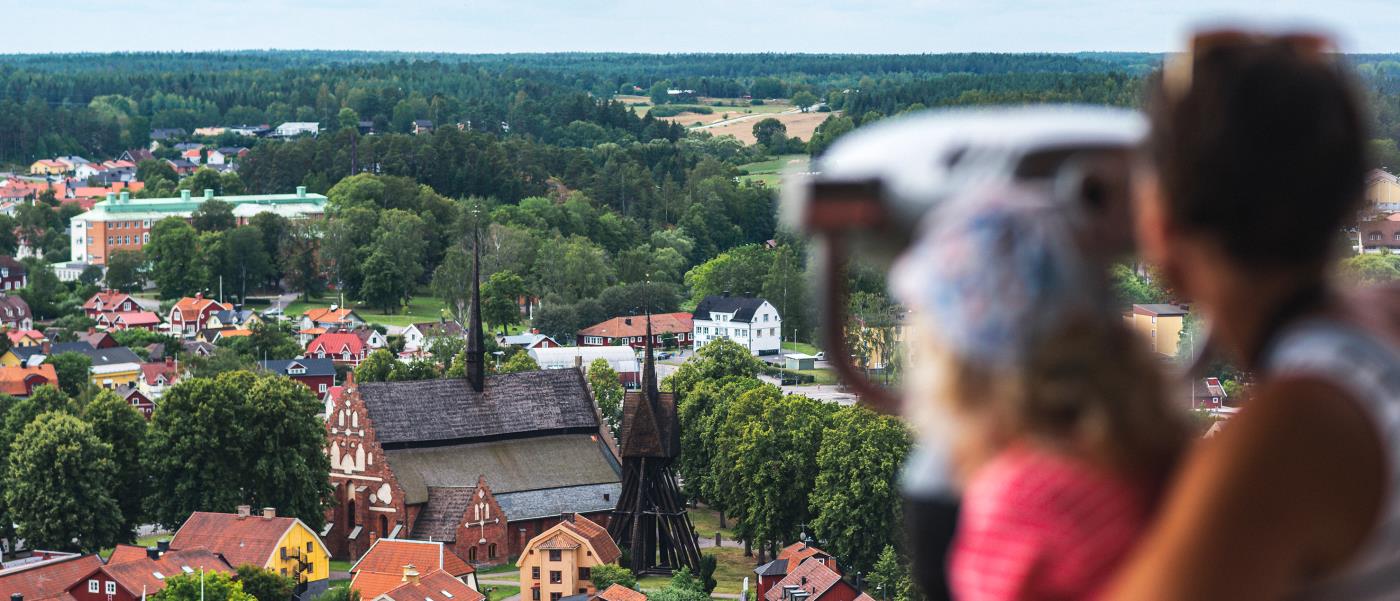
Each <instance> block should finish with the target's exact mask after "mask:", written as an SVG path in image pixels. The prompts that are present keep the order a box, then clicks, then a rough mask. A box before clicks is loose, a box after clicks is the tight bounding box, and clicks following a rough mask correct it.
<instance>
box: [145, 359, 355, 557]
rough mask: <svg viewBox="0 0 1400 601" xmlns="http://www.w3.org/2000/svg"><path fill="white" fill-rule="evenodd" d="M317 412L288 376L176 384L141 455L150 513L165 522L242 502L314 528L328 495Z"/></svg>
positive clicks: (317, 405) (231, 376)
mask: <svg viewBox="0 0 1400 601" xmlns="http://www.w3.org/2000/svg"><path fill="white" fill-rule="evenodd" d="M322 409H323V406H322V404H321V402H320V401H318V400H317V399H316V397H315V396H314V395H313V394H312V393H311V391H310V390H309V389H307V388H306V387H305V386H303V385H301V384H300V383H297V382H295V381H292V380H290V379H287V378H282V377H276V376H271V375H263V376H258V375H254V374H252V373H249V372H246V371H234V372H227V373H223V374H219V375H218V376H216V377H213V378H201V377H195V378H189V379H186V380H181V381H180V382H179V383H178V384H176V385H175V386H174V387H172V388H170V389H169V390H167V391H166V393H165V394H164V395H163V396H162V397H161V407H160V411H157V412H156V414H155V416H154V418H153V419H152V421H151V432H150V435H149V436H148V437H147V442H148V444H147V445H146V448H145V449H144V453H143V464H144V465H145V467H146V473H147V474H148V475H149V476H150V478H151V482H152V483H153V486H152V492H151V494H150V495H149V497H148V498H147V508H148V509H149V510H150V511H151V513H152V517H153V518H154V519H155V520H156V521H157V522H159V523H161V524H166V525H174V524H178V523H180V522H181V521H182V520H184V519H185V518H186V517H188V516H189V514H190V512H191V511H195V510H202V511H232V510H233V509H234V508H235V507H236V506H238V505H242V504H245V503H247V504H252V505H254V506H263V507H276V508H277V509H278V511H279V512H282V513H283V514H285V515H288V516H293V517H297V518H300V519H301V520H302V521H303V522H306V523H307V525H309V526H311V528H312V529H313V530H318V529H319V528H320V526H321V523H322V521H323V519H324V515H323V513H322V511H323V510H324V507H325V504H326V502H327V501H328V499H329V496H330V485H329V484H328V482H329V478H330V460H329V459H327V457H326V453H325V447H326V430H325V424H324V423H322V421H321V419H320V417H318V415H319V414H320V412H321V411H322ZM192 465H196V466H200V469H190V466H192Z"/></svg>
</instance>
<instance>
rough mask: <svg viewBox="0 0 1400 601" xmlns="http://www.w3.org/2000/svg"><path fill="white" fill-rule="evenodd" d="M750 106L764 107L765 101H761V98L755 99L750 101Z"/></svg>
mask: <svg viewBox="0 0 1400 601" xmlns="http://www.w3.org/2000/svg"><path fill="white" fill-rule="evenodd" d="M749 105H750V106H763V99H761V98H755V99H753V100H751V101H749Z"/></svg>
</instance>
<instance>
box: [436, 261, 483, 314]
mask: <svg viewBox="0 0 1400 601" xmlns="http://www.w3.org/2000/svg"><path fill="white" fill-rule="evenodd" d="M432 290H433V294H435V295H437V297H438V298H441V299H442V301H443V302H444V303H446V304H447V306H448V307H449V308H451V309H452V316H453V317H454V318H456V319H457V321H461V322H465V321H466V320H467V308H468V306H469V305H471V300H472V299H471V294H472V254H471V251H469V250H467V249H465V248H462V246H461V245H455V246H453V247H451V248H449V249H448V250H447V255H446V256H444V257H443V260H442V263H441V264H439V265H438V266H437V269H435V270H433V284H432ZM483 302H485V301H484V300H483ZM482 314H483V315H484V314H485V312H484V311H483V312H482Z"/></svg>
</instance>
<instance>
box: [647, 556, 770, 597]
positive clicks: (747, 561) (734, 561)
mask: <svg viewBox="0 0 1400 601" xmlns="http://www.w3.org/2000/svg"><path fill="white" fill-rule="evenodd" d="M700 553H701V554H703V555H713V556H715V590H714V592H716V593H725V594H730V595H737V594H739V591H740V590H741V589H743V587H744V577H746V576H750V577H751V576H753V569H754V562H753V558H751V557H744V550H743V549H742V548H738V547H724V548H719V549H702V550H701V551H700ZM670 583H671V577H669V576H646V577H643V578H638V579H637V588H638V589H641V590H642V591H643V592H655V591H658V590H661V589H663V588H666V585H668V584H670Z"/></svg>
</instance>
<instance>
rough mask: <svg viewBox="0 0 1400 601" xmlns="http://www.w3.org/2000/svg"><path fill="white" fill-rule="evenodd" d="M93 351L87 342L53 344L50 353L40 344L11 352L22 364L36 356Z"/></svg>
mask: <svg viewBox="0 0 1400 601" xmlns="http://www.w3.org/2000/svg"><path fill="white" fill-rule="evenodd" d="M91 351H92V345H90V344H88V343H86V342H59V343H57V344H51V345H49V352H48V353H45V352H44V347H43V346H42V345H38V344H36V345H33V346H16V347H12V348H10V352H12V353H14V354H15V357H17V358H19V360H20V361H21V362H27V361H29V358H30V357H33V356H34V355H44V356H46V357H51V356H53V355H57V354H59V353H78V354H80V355H86V354H88V353H89V352H91ZM137 363H140V361H137Z"/></svg>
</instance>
